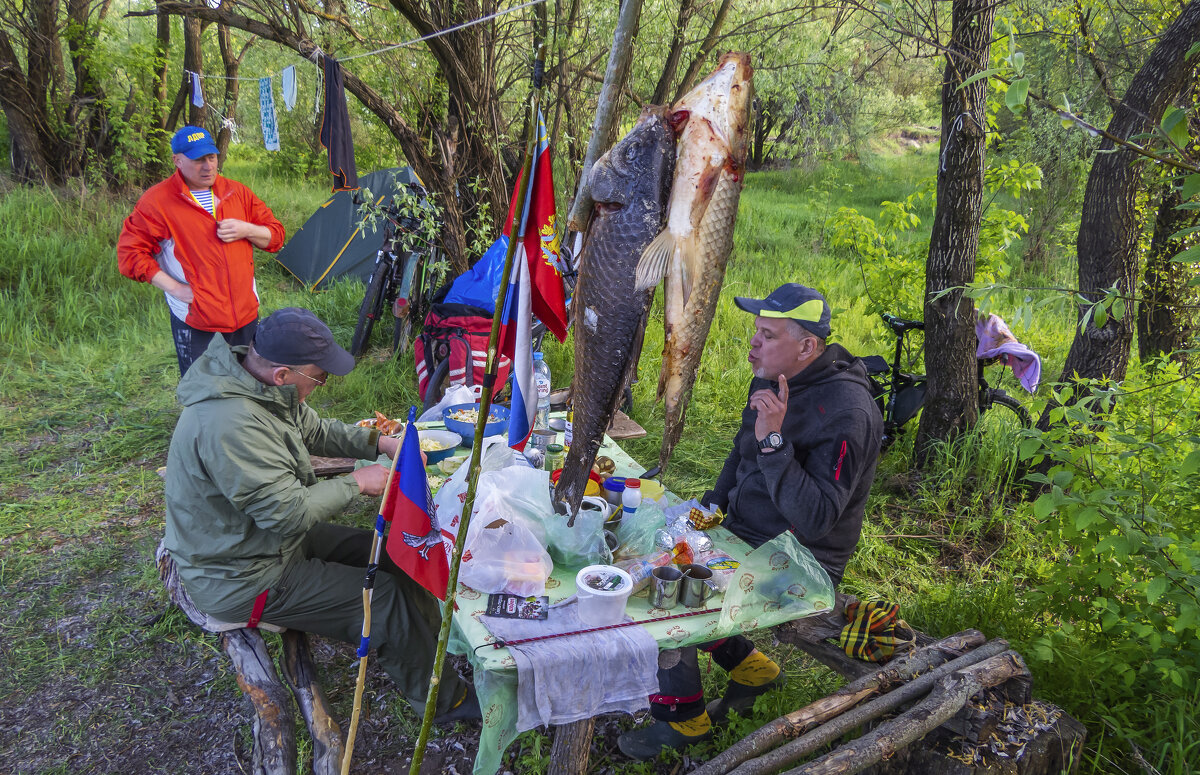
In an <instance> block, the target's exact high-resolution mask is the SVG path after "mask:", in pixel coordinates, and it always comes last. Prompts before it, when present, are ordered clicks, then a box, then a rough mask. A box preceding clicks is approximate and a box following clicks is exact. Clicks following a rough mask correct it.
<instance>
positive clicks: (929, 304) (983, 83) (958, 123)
mask: <svg viewBox="0 0 1200 775" xmlns="http://www.w3.org/2000/svg"><path fill="white" fill-rule="evenodd" d="M995 16H996V6H995V4H993V3H991V2H989V0H954V21H953V31H952V33H951V38H950V47H949V51H948V52H947V55H946V70H945V75H944V77H943V79H942V144H941V148H942V156H941V159H942V164H941V166H940V167H939V169H938V178H937V210H936V212H935V214H934V218H933V233H932V235H931V236H930V239H929V259H928V261H927V263H926V265H925V367H926V371H927V372H928V374H929V386H928V392H927V393H926V397H925V408H924V410H923V411H922V413H921V425H920V429H919V430H918V432H917V442H916V444H917V446H916V451H917V464H918V466H924V465H925V464H926V463H928V462H929V458H930V453H931V451H932V449H933V447H934V444H935V442H941V441H948V440H950V439H952V438H954V437H955V436H957V435H958V434H959V433H961V432H962V431H963V430H965V429H967V428H969V427H971V426H972V425H973V424H974V423H975V420H976V417H977V415H978V405H977V397H976V392H977V389H976V367H975V306H974V304H973V303H972V302H971V300H970V299H969V298H967V297H966V296H965V295H964V294H963V292H962V290H948V289H951V288H961V287H962V286H965V285H966V284H967V283H970V282H971V281H972V280H974V279H975V257H976V253H977V252H978V249H979V219H980V215H981V213H982V206H983V168H984V146H985V142H986V131H985V126H986V121H987V117H986V111H987V104H986V101H987V79H986V78H980V79H979V80H977V81H975V82H974V83H972V84H970V85H968V86H967V87H966V88H961V85H962V83H963V82H964V81H966V80H967V79H969V78H970V77H971V76H973V75H975V74H976V73H978V72H981V71H982V70H984V69H985V68H986V67H987V66H988V51H989V49H990V47H991V38H992V24H993V22H994V20H995ZM938 294H941V295H938Z"/></svg>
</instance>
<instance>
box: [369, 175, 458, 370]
mask: <svg viewBox="0 0 1200 775" xmlns="http://www.w3.org/2000/svg"><path fill="white" fill-rule="evenodd" d="M402 189H403V190H404V191H405V193H406V194H411V195H415V196H416V197H418V198H419V199H423V198H424V196H425V189H423V188H422V187H421V186H420V185H418V184H413V183H406V184H403V185H402ZM355 203H356V204H361V201H360V200H359V199H358V198H357V197H355ZM380 215H381V216H382V217H383V219H384V225H383V229H384V232H383V244H382V245H380V247H379V252H378V253H377V254H376V255H375V268H374V269H373V270H372V272H371V280H370V282H369V283H367V291H366V293H365V294H364V295H363V300H362V304H361V305H360V306H359V309H358V323H357V324H356V325H355V327H354V337H353V338H352V339H351V340H350V354H351V355H353V356H354V357H355V358H357V357H359V356H360V355H362V354H363V352H364V351H365V350H366V347H367V342H368V341H369V340H370V338H371V331H372V330H373V329H374V327H375V323H376V322H377V321H378V320H379V318H380V317H381V316H382V314H383V310H384V307H385V305H387V306H389V307H390V308H391V310H392V316H393V318H394V320H395V323H394V327H393V329H392V352H393V355H399V354H403V353H404V352H405V350H407V349H408V341H409V336H410V335H411V333H412V327H413V325H414V322H413V321H414V320H415V321H416V324H417V325H420V322H421V321H423V320H424V319H425V313H426V312H427V311H428V310H429V306H430V304H431V303H432V296H433V292H434V290H435V289H436V285H437V272H436V269H435V267H436V266H439V265H441V264H442V263H443V257H442V251H441V249H440V248H438V247H437V246H436V245H435V244H433V241H434V238H435V237H436V235H435V234H433V233H432V232H431V230H430V229H429V228H427V227H426V225H425V224H424V223H423V222H422V220H421V218H419V217H418V216H417V213H416V212H414V211H413V208H412V207H402V206H401V205H398V204H397V203H396V202H395V201H394V200H393V201H392V202H391V203H389V204H388V205H386V206H384V207H383V208H382V211H381V213H380Z"/></svg>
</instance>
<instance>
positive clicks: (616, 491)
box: [604, 476, 625, 506]
mask: <svg viewBox="0 0 1200 775" xmlns="http://www.w3.org/2000/svg"><path fill="white" fill-rule="evenodd" d="M624 490H625V477H623V476H610V477H608V478H607V479H605V480H604V497H605V498H606V499H607V500H608V502H609V503H611V504H612V505H613V506H620V505H622V504H621V493H622V492H623V491H624Z"/></svg>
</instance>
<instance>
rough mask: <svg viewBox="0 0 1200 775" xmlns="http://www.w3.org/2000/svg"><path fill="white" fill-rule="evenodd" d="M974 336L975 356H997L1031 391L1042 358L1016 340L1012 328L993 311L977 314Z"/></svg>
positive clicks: (981, 358)
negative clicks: (988, 313) (976, 341)
mask: <svg viewBox="0 0 1200 775" xmlns="http://www.w3.org/2000/svg"><path fill="white" fill-rule="evenodd" d="M975 336H976V338H977V339H979V346H978V347H977V348H975V357H976V358H979V359H980V360H988V359H991V358H999V359H1000V362H1001V363H1003V364H1004V365H1006V366H1010V367H1012V370H1013V374H1015V375H1016V377H1017V379H1018V380H1020V381H1021V386H1022V387H1023V388H1025V389H1026V390H1028V391H1029V392H1030V393H1032V392H1033V391H1035V390H1037V386H1038V382H1040V381H1041V379H1042V359H1041V358H1039V357H1038V354H1037V353H1035V352H1034V351H1033V350H1031V349H1029V348H1028V347H1026V346H1025V345H1023V344H1021V343H1020V342H1018V341H1017V338H1016V337H1015V336H1013V332H1012V331H1010V330H1009V329H1008V326H1007V325H1005V323H1004V321H1003V320H1001V319H1000V318H999V317H998V316H996V315H987V316H986V317H985V316H984V315H980V316H979V320H978V321H976V323H975Z"/></svg>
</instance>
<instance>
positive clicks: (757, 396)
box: [750, 374, 788, 441]
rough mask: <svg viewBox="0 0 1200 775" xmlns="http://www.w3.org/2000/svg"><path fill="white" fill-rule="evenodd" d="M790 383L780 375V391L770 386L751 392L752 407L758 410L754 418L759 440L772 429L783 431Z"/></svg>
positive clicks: (755, 430) (755, 433) (755, 432)
mask: <svg viewBox="0 0 1200 775" xmlns="http://www.w3.org/2000/svg"><path fill="white" fill-rule="evenodd" d="M787 400H788V384H787V377H785V376H783V375H782V374H780V375H779V393H778V394H776V392H775V391H774V390H771V389H770V388H763V389H762V390H755V391H754V392H753V393H752V394H750V408H751V409H753V410H754V411H756V412H758V416H757V417H755V418H754V435H755V436H756V437H757V438H758V440H759V441H762V440H763V439H765V438H766V437H767V435H768V434H769V433H771V431H775V432H776V433H781V432H782V431H783V418H784V415H786V414H787Z"/></svg>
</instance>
